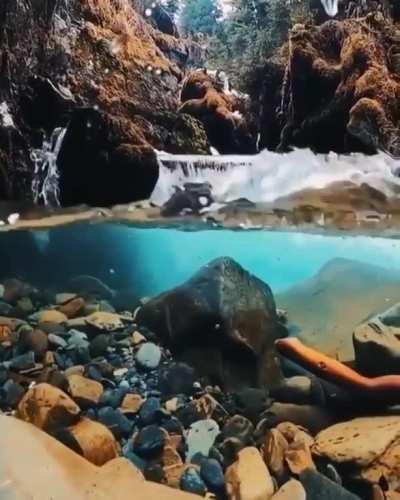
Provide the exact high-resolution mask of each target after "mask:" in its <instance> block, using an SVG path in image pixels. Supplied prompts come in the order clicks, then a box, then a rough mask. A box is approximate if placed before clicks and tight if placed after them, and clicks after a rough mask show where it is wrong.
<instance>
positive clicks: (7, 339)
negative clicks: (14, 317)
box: [0, 325, 13, 345]
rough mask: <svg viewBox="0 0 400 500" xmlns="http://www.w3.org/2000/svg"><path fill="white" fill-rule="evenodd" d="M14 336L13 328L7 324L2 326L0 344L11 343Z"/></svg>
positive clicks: (0, 328)
mask: <svg viewBox="0 0 400 500" xmlns="http://www.w3.org/2000/svg"><path fill="white" fill-rule="evenodd" d="M12 338H13V337H12V330H11V328H10V327H9V326H7V325H3V326H0V344H4V343H7V344H8V345H11V343H12Z"/></svg>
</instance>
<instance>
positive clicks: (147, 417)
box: [139, 398, 161, 425]
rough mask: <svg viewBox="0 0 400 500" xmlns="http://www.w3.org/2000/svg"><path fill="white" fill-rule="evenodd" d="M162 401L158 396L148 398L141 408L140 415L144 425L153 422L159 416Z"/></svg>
mask: <svg viewBox="0 0 400 500" xmlns="http://www.w3.org/2000/svg"><path fill="white" fill-rule="evenodd" d="M160 407H161V403H160V400H159V399H158V398H148V399H146V401H145V402H144V403H143V405H142V406H141V408H140V411H139V416H140V420H141V421H142V422H143V424H144V425H149V424H153V423H155V421H156V418H157V412H158V411H159V410H160Z"/></svg>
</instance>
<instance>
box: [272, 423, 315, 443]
mask: <svg viewBox="0 0 400 500" xmlns="http://www.w3.org/2000/svg"><path fill="white" fill-rule="evenodd" d="M276 428H277V430H278V431H279V432H281V433H282V435H283V436H284V437H285V439H286V440H287V442H288V443H300V442H301V443H304V444H306V445H307V446H309V447H311V446H312V445H313V444H314V438H313V437H312V436H310V434H309V433H308V432H307V430H306V429H305V428H304V427H301V426H300V425H296V424H293V423H292V422H281V423H280V424H278V425H277V427H276Z"/></svg>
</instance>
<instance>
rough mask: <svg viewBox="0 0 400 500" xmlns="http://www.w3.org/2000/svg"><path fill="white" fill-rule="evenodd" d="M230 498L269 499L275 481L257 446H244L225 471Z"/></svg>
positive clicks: (238, 499) (236, 499) (245, 499)
mask: <svg viewBox="0 0 400 500" xmlns="http://www.w3.org/2000/svg"><path fill="white" fill-rule="evenodd" d="M225 483H226V491H227V495H228V498H229V500H268V499H269V498H271V497H272V495H273V494H274V483H273V481H272V477H271V475H270V473H269V471H268V468H267V466H266V465H265V463H264V462H263V459H262V457H261V455H260V453H259V451H258V450H257V448H253V447H248V448H243V450H241V451H240V452H239V455H238V458H237V461H236V462H235V463H234V464H232V465H231V466H229V467H228V468H227V470H226V472H225Z"/></svg>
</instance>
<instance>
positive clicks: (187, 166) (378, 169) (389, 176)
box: [151, 149, 400, 206]
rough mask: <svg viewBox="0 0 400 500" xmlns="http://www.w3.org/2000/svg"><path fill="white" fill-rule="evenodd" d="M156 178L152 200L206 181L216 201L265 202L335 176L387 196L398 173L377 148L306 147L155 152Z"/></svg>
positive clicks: (164, 198) (322, 183)
mask: <svg viewBox="0 0 400 500" xmlns="http://www.w3.org/2000/svg"><path fill="white" fill-rule="evenodd" d="M157 156H158V162H159V166H160V173H159V179H158V182H157V184H156V186H155V189H154V191H153V193H152V195H151V201H152V202H153V203H154V204H155V205H158V206H161V205H163V204H164V203H165V202H166V201H167V200H169V199H170V198H171V196H172V195H173V193H174V192H175V187H176V186H178V187H181V188H182V187H183V186H184V184H188V183H209V184H210V185H211V188H212V194H213V198H214V200H215V201H216V202H217V203H227V202H230V201H234V200H237V199H239V198H246V199H248V200H249V201H251V202H253V203H263V202H264V203H268V202H273V201H275V200H277V199H278V198H282V197H285V196H289V195H293V194H294V193H298V192H300V191H302V190H304V189H313V188H314V189H322V188H326V187H328V186H329V185H331V184H333V183H336V182H346V181H347V182H351V183H353V184H355V185H361V184H368V185H369V186H371V187H373V188H375V189H377V190H379V191H380V192H382V193H384V194H385V195H386V196H388V197H393V196H398V194H397V193H398V192H399V188H400V179H399V178H398V177H397V176H396V175H394V173H396V172H397V169H398V168H399V166H400V162H399V160H396V159H393V158H390V156H388V155H386V154H384V153H380V154H377V155H374V156H365V155H362V154H358V153H354V154H351V155H347V156H341V155H337V154H335V153H330V154H328V155H322V154H320V155H317V154H314V153H313V152H312V151H310V150H308V149H301V150H300V149H298V150H295V151H293V152H290V153H285V154H278V153H274V152H271V151H267V150H264V151H262V152H261V153H259V154H257V155H253V156H250V155H249V156H244V155H227V156H225V155H224V156H213V155H209V156H201V155H171V154H169V153H164V152H158V154H157Z"/></svg>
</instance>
